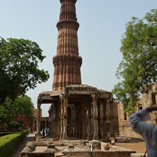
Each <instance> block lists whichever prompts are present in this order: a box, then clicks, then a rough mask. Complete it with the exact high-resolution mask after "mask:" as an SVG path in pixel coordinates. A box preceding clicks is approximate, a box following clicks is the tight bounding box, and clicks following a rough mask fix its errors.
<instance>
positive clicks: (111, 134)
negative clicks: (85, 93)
mask: <svg viewBox="0 0 157 157" xmlns="http://www.w3.org/2000/svg"><path fill="white" fill-rule="evenodd" d="M113 104H114V103H113V102H111V103H110V131H111V133H110V137H114V136H115V134H114V115H113Z"/></svg>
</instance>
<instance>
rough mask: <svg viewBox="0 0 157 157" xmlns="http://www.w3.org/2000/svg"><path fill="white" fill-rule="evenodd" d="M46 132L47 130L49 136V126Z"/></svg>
mask: <svg viewBox="0 0 157 157" xmlns="http://www.w3.org/2000/svg"><path fill="white" fill-rule="evenodd" d="M46 132H47V136H48V135H49V127H47V129H46Z"/></svg>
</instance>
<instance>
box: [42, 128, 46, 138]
mask: <svg viewBox="0 0 157 157" xmlns="http://www.w3.org/2000/svg"><path fill="white" fill-rule="evenodd" d="M42 136H43V137H45V128H44V127H43V129H42Z"/></svg>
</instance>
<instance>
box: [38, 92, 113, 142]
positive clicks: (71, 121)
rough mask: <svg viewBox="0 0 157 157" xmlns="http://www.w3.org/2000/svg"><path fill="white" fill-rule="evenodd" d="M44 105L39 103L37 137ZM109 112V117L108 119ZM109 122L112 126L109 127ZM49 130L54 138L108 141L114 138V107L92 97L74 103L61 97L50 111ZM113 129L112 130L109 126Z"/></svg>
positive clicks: (110, 103) (94, 96) (109, 103)
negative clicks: (108, 113)
mask: <svg viewBox="0 0 157 157" xmlns="http://www.w3.org/2000/svg"><path fill="white" fill-rule="evenodd" d="M107 105H109V107H108V108H109V109H110V111H107ZM40 107H41V104H40V103H38V123H37V125H38V127H37V128H38V134H40V127H41V126H40V125H41V121H40V120H41V109H40ZM107 112H110V116H109V117H107ZM107 119H109V121H110V122H109V124H107V121H108V120H107ZM49 120H50V122H49V128H50V136H51V137H52V138H56V139H60V140H64V139H88V140H92V139H94V140H96V139H101V140H104V141H105V140H108V133H109V136H110V137H114V136H115V135H114V116H113V103H112V102H109V101H108V100H107V99H100V98H99V97H98V96H97V95H94V94H93V95H91V96H90V99H89V98H88V99H85V98H81V97H80V99H75V101H72V98H71V97H68V96H60V98H59V99H58V102H56V103H53V104H52V105H51V108H50V110H49ZM108 125H110V126H108Z"/></svg>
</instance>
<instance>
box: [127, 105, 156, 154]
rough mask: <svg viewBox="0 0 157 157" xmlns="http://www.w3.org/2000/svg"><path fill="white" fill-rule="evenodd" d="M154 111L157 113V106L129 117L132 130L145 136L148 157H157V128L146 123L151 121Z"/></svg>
mask: <svg viewBox="0 0 157 157" xmlns="http://www.w3.org/2000/svg"><path fill="white" fill-rule="evenodd" d="M152 111H157V105H153V106H150V107H147V108H145V109H143V110H140V111H138V112H136V113H134V114H133V115H131V116H130V117H129V122H130V125H131V127H132V129H133V130H134V131H135V132H137V133H138V134H140V135H142V136H143V138H144V140H145V143H146V149H147V154H148V157H157V126H156V125H152V124H147V123H146V122H145V121H147V120H150V119H151V118H150V115H149V113H150V112H152Z"/></svg>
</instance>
